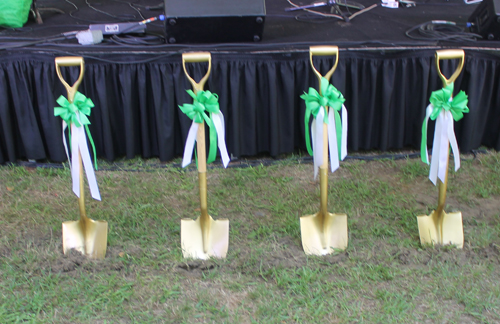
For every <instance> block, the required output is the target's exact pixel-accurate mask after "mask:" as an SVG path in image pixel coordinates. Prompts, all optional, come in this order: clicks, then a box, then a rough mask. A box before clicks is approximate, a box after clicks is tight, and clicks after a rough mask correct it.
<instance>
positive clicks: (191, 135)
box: [182, 120, 199, 168]
mask: <svg viewBox="0 0 500 324" xmlns="http://www.w3.org/2000/svg"><path fill="white" fill-rule="evenodd" d="M198 126H199V124H198V123H197V122H195V121H194V120H193V122H192V123H191V127H190V128H189V132H188V136H187V138H186V144H185V145H184V156H183V157H182V167H183V168H184V167H186V166H187V165H189V164H190V163H191V160H192V159H193V151H194V143H195V142H196V134H198Z"/></svg>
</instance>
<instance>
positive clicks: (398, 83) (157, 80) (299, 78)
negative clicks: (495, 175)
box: [0, 50, 500, 163]
mask: <svg viewBox="0 0 500 324" xmlns="http://www.w3.org/2000/svg"><path fill="white" fill-rule="evenodd" d="M105 58H106V60H107V62H103V61H101V60H97V59H92V58H86V65H85V76H84V80H83V83H82V85H81V86H80V88H79V90H80V92H82V93H83V94H85V95H86V96H87V97H89V98H91V99H92V100H93V102H94V104H95V108H93V109H92V114H91V116H90V121H91V123H92V124H91V125H90V130H91V133H92V136H93V138H94V142H95V144H96V149H97V154H98V156H99V157H102V158H106V159H108V160H114V159H116V158H120V157H127V158H132V157H135V156H138V155H139V156H142V157H144V158H149V157H159V158H160V159H161V160H162V161H167V160H169V159H172V158H174V157H177V156H181V155H182V152H183V148H184V141H185V138H186V136H187V132H188V130H189V127H190V124H191V120H189V118H188V117H186V116H185V115H184V114H182V112H181V111H180V110H179V108H178V105H182V104H184V103H189V102H192V99H191V97H189V95H188V94H187V93H186V91H185V90H186V89H190V88H191V85H190V84H189V83H188V81H187V78H186V77H185V75H184V71H183V68H182V63H181V56H180V54H175V55H159V56H158V57H157V58H155V57H154V56H152V54H144V55H141V54H136V55H135V56H134V57H133V59H134V60H136V61H141V60H145V59H146V58H147V59H148V62H146V63H139V62H135V63H134V62H133V61H132V58H130V56H129V54H108V55H106V56H105ZM125 60H128V61H129V62H125V63H124V62H122V61H125ZM110 61H111V62H110ZM112 61H116V62H117V63H112ZM118 62H121V63H118ZM332 64H333V59H332V58H330V57H316V58H315V65H316V67H317V68H318V69H319V70H320V72H322V73H326V71H327V70H328V69H329V68H330V67H331V65H332ZM454 64H456V63H454V62H448V61H445V62H443V64H442V70H443V72H444V73H445V74H446V75H451V73H452V72H453V70H454V66H455V65H454ZM188 70H189V73H190V75H192V76H193V77H194V78H195V79H198V80H199V79H200V78H201V76H202V75H203V74H204V73H205V71H206V64H205V65H203V64H189V65H188ZM62 72H63V75H64V77H65V79H66V80H67V81H68V82H69V83H72V82H74V80H76V78H77V77H78V73H79V69H78V68H63V70H62ZM331 81H332V83H333V85H334V86H335V87H337V88H338V89H339V90H340V91H341V92H342V93H343V94H344V96H345V98H346V102H345V105H346V107H347V110H348V114H349V124H348V127H349V131H348V149H349V150H350V151H358V150H381V151H385V150H389V149H402V148H407V147H413V148H415V149H417V148H419V146H420V139H421V126H422V121H423V118H424V115H425V107H426V106H427V105H428V100H429V96H430V94H431V92H432V91H434V90H438V89H440V88H441V87H442V85H441V81H440V79H439V77H438V74H437V71H436V68H435V61H434V50H412V51H400V52H383V51H341V52H340V61H339V65H338V68H337V70H336V72H335V73H334V75H333V77H332V80H331ZM311 86H313V87H316V88H317V87H318V85H317V79H316V76H315V75H314V74H313V73H312V70H311V67H310V64H309V56H308V53H307V52H291V53H286V52H277V53H256V54H250V53H243V54H242V53H224V54H219V53H212V73H211V75H210V78H209V79H208V82H207V84H206V86H205V89H208V90H210V91H212V92H215V93H217V94H218V95H219V102H220V108H221V111H222V112H223V113H224V116H225V122H226V142H227V146H228V151H229V152H230V153H231V154H233V156H252V155H256V154H260V153H266V154H270V155H271V156H277V155H279V154H282V153H290V152H293V151H294V150H296V149H305V141H304V122H303V119H304V110H305V105H304V102H303V100H301V99H300V98H299V97H300V95H301V94H302V93H303V92H304V91H307V89H308V88H309V87H311ZM459 90H464V91H465V92H466V93H467V94H468V95H469V104H468V106H469V109H470V113H469V114H466V115H465V117H464V118H463V119H462V120H461V121H459V122H456V123H455V132H456V134H457V139H458V143H459V147H460V149H461V151H468V150H471V149H474V148H478V147H479V146H482V145H484V146H487V147H491V148H494V149H496V150H500V57H498V56H495V55H492V54H487V53H484V52H479V51H469V50H468V51H466V61H465V67H464V70H463V72H462V74H461V75H460V76H459V78H458V79H457V81H456V82H455V93H456V92H458V91H459ZM61 94H64V95H65V96H66V93H65V89H64V88H63V86H62V84H61V82H60V81H59V79H58V78H57V75H56V73H55V67H54V54H50V53H37V54H33V53H25V54H23V53H15V54H3V55H2V56H0V163H5V162H7V161H11V162H15V161H16V160H18V159H35V160H45V159H47V160H50V161H55V162H60V161H64V160H65V159H66V156H65V153H64V148H63V145H62V132H61V119H60V118H59V117H54V113H53V110H54V106H56V99H57V98H58V97H59V96H60V95H61ZM429 129H430V131H429V134H428V140H429V144H430V145H431V144H432V137H433V136H432V130H433V129H434V128H433V123H430V125H429Z"/></svg>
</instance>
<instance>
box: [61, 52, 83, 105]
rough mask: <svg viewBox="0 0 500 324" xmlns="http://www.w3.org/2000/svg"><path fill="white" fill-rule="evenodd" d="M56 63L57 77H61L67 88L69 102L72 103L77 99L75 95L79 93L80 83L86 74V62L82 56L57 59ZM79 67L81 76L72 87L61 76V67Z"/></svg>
mask: <svg viewBox="0 0 500 324" xmlns="http://www.w3.org/2000/svg"><path fill="white" fill-rule="evenodd" d="M55 62H56V72H57V76H58V77H59V80H61V82H62V84H63V85H64V87H65V88H66V91H67V92H68V101H69V102H71V103H72V102H73V100H74V99H75V94H76V92H77V91H78V87H79V86H80V83H82V80H83V74H84V72H85V62H84V61H83V57H81V56H62V57H56V60H55ZM77 65H80V75H79V76H78V79H77V80H76V81H75V83H74V84H73V86H70V85H69V84H68V83H67V82H66V80H64V78H63V77H62V75H61V66H77Z"/></svg>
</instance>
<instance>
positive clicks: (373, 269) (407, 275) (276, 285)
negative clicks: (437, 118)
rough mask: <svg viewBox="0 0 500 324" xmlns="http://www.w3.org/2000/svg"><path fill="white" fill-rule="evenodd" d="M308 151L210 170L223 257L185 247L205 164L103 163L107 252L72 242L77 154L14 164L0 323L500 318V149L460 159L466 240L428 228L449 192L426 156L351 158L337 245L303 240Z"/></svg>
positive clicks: (7, 198) (4, 217) (334, 199)
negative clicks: (64, 230) (440, 193)
mask: <svg viewBox="0 0 500 324" xmlns="http://www.w3.org/2000/svg"><path fill="white" fill-rule="evenodd" d="M296 161H297V160H296V159H295V160H294V158H293V157H292V158H289V159H286V160H283V161H280V162H275V163H273V164H272V165H269V166H264V165H256V166H253V167H247V168H229V169H220V168H212V169H210V170H209V171H208V207H209V212H210V214H211V215H212V216H213V217H214V218H215V219H218V218H228V219H229V220H230V246H229V251H228V256H227V258H226V259H222V260H217V259H212V260H209V261H197V260H186V259H183V257H182V253H181V250H180V243H179V241H180V220H181V219H182V218H195V217H197V216H198V214H199V210H198V208H199V201H198V192H197V191H198V188H197V173H196V172H195V171H194V169H193V168H191V169H188V170H179V169H178V168H176V167H175V165H174V164H161V163H159V162H158V161H155V160H146V161H145V160H141V159H135V160H132V161H126V162H123V163H118V164H116V163H106V162H102V163H100V166H101V167H102V168H101V171H98V172H97V178H98V182H99V186H100V191H101V195H102V202H98V201H93V200H91V199H90V198H89V197H87V199H86V208H87V212H88V214H89V216H90V217H91V218H93V219H102V220H106V221H107V222H108V224H109V232H108V252H107V256H106V258H105V259H104V260H99V261H93V260H89V259H87V258H86V257H84V256H82V255H80V254H78V253H77V252H72V253H70V254H69V255H63V254H62V251H61V250H62V248H61V222H63V221H66V220H76V219H77V218H78V207H77V201H76V198H75V197H74V195H73V194H72V193H71V191H70V182H71V178H70V174H69V170H67V169H42V168H38V169H31V168H25V167H16V166H0V179H2V180H1V182H0V323H319V322H325V323H346V322H349V323H358V322H359V323H495V322H500V306H499V305H500V280H499V279H500V268H499V264H500V200H499V198H500V154H499V153H494V152H489V153H487V154H483V155H479V156H478V157H477V158H476V159H473V158H472V157H465V160H464V161H463V162H462V168H461V169H460V170H459V171H458V172H457V173H454V172H453V171H452V169H451V166H450V176H449V186H448V198H447V207H446V210H449V211H453V210H460V211H462V214H463V223H464V232H465V245H464V249H462V250H457V249H455V248H453V247H431V246H421V245H420V243H419V237H418V227H417V222H416V216H418V215H428V214H429V213H430V212H431V211H432V210H433V209H434V208H435V207H436V204H437V189H436V188H435V187H434V186H433V185H432V184H431V183H430V181H429V180H428V179H427V176H428V166H426V165H425V164H423V163H421V162H420V161H418V160H400V161H392V160H380V161H372V162H366V161H352V160H350V161H346V162H343V163H342V165H341V168H340V169H339V170H338V171H336V172H335V173H333V174H331V173H330V174H329V187H328V209H329V211H330V212H339V213H346V214H347V215H348V227H349V246H348V248H347V249H346V250H345V251H338V252H336V253H334V254H332V255H328V256H324V257H317V256H306V255H305V254H304V253H303V251H302V247H301V238H300V223H299V217H300V216H302V215H308V214H313V213H315V212H317V210H318V208H319V184H318V182H317V181H315V180H314V179H313V170H312V165H311V164H307V163H305V164H304V163H297V162H296ZM102 169H104V170H108V171H103V170H102ZM109 170H113V171H109ZM86 194H87V196H88V193H86Z"/></svg>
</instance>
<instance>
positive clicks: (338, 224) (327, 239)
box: [300, 213, 348, 255]
mask: <svg viewBox="0 0 500 324" xmlns="http://www.w3.org/2000/svg"><path fill="white" fill-rule="evenodd" d="M320 217H321V215H319V213H317V214H315V215H307V216H302V217H301V218H300V232H301V236H302V247H303V248H304V252H305V253H306V254H308V255H326V254H331V253H333V252H335V250H345V249H346V248H347V242H348V235H347V215H346V214H331V213H327V214H326V215H325V220H324V223H323V224H324V225H323V226H321V224H320V223H321V222H320Z"/></svg>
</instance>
